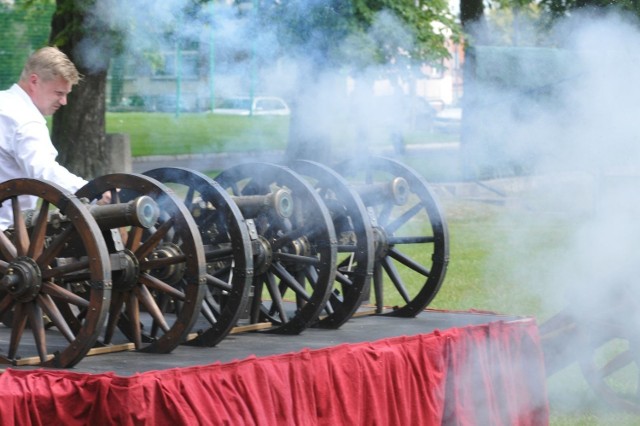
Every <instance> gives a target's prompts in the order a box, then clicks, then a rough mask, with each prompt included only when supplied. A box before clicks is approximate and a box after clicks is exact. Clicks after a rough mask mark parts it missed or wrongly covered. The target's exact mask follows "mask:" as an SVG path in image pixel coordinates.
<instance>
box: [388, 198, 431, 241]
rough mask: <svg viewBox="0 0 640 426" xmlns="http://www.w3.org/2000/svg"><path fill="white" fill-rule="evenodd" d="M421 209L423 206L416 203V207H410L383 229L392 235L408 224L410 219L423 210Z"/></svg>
mask: <svg viewBox="0 0 640 426" xmlns="http://www.w3.org/2000/svg"><path fill="white" fill-rule="evenodd" d="M423 207H424V206H423V205H422V203H417V204H416V205H414V206H413V207H411V208H410V209H408V210H407V211H405V212H404V213H402V215H400V216H398V217H397V218H396V220H394V221H393V222H391V223H389V224H388V225H386V226H385V227H384V228H385V230H386V231H387V233H388V234H393V233H394V232H396V231H397V230H398V228H400V227H401V226H402V225H404V224H405V223H407V222H409V221H410V220H411V218H413V217H414V216H415V215H417V214H418V213H419V212H420V210H422V209H423Z"/></svg>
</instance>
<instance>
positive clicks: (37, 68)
mask: <svg viewBox="0 0 640 426" xmlns="http://www.w3.org/2000/svg"><path fill="white" fill-rule="evenodd" d="M31 74H36V75H37V76H39V77H40V78H42V79H43V80H45V81H49V80H53V79H54V78H56V77H58V76H60V77H62V78H64V79H65V80H66V81H68V82H69V83H71V84H72V85H73V84H78V82H79V81H80V79H81V78H82V76H81V75H80V73H79V72H78V70H77V69H76V66H75V65H73V62H71V60H70V59H69V58H68V57H67V55H65V54H64V53H63V52H62V51H60V49H58V48H57V47H51V46H47V47H43V48H42V49H38V50H36V51H35V52H34V53H33V54H32V55H31V56H29V59H27V63H26V64H24V68H23V69H22V74H20V80H23V81H26V80H27V79H28V78H29V76H30V75H31Z"/></svg>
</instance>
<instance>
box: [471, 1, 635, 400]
mask: <svg viewBox="0 0 640 426" xmlns="http://www.w3.org/2000/svg"><path fill="white" fill-rule="evenodd" d="M553 35H554V37H555V38H553V39H551V41H552V42H554V41H555V45H553V46H552V47H550V46H549V45H548V44H547V45H545V46H542V47H540V46H529V47H523V46H520V47H518V49H520V52H523V51H524V52H526V51H527V49H530V52H529V53H531V54H532V56H530V57H535V53H536V52H537V53H540V52H543V53H544V55H541V56H540V57H542V58H546V59H547V60H548V59H549V58H552V59H553V60H551V61H550V62H549V63H548V64H546V65H544V63H542V65H541V62H538V61H529V62H527V61H526V60H520V61H519V62H518V63H517V67H515V68H514V69H515V71H514V73H515V74H514V75H512V76H511V77H514V78H518V77H521V78H523V79H526V78H528V77H529V78H532V79H533V80H534V81H535V80H536V79H537V78H538V77H539V76H540V75H542V76H543V77H544V78H542V79H541V80H540V81H537V82H536V84H537V86H536V84H533V85H531V86H530V87H529V88H528V89H532V90H524V91H520V92H518V93H517V95H515V96H514V91H510V90H507V91H501V90H500V85H496V84H495V80H491V79H488V78H487V79H485V80H484V81H482V82H480V84H479V86H478V87H477V88H476V89H477V96H479V97H480V98H481V99H482V105H483V106H485V107H487V111H489V112H488V113H487V114H485V115H481V117H482V118H481V119H480V120H479V121H478V122H480V123H482V126H477V127H476V129H477V130H478V133H477V135H478V136H477V137H478V138H479V139H484V140H487V139H488V140H489V143H487V144H486V145H484V146H483V147H482V149H485V151H481V155H482V156H483V161H486V163H485V164H484V165H485V166H494V167H495V168H496V169H500V168H501V167H503V166H504V163H505V153H506V154H507V157H509V158H516V159H518V160H523V159H524V160H526V161H527V162H528V164H527V166H528V167H529V169H528V170H527V171H528V172H532V173H533V176H528V177H527V179H529V180H530V181H531V182H534V184H532V188H536V189H537V192H536V193H535V196H536V198H535V199H529V200H527V201H528V202H529V204H528V206H529V208H530V209H529V210H528V211H524V212H522V213H521V214H520V215H519V216H518V215H515V216H517V217H516V218H514V215H509V220H508V222H507V221H505V222H504V224H503V225H504V226H505V227H507V229H509V230H510V234H509V236H508V239H509V240H508V242H506V243H505V245H502V244H500V247H501V249H500V252H499V253H497V252H496V253H495V254H494V255H493V263H494V265H493V268H494V270H493V271H492V274H503V277H504V276H506V279H505V280H506V281H510V282H513V283H514V284H513V285H514V286H513V290H512V296H511V297H512V298H513V304H514V305H513V306H518V304H519V303H520V302H519V300H520V298H521V297H522V296H524V295H529V296H531V295H536V296H537V297H538V298H539V300H540V301H541V302H540V303H541V304H542V310H543V311H544V318H540V321H541V322H543V321H544V320H546V319H547V317H549V316H551V315H552V314H555V313H559V312H563V313H565V314H567V315H569V316H570V317H571V318H573V320H574V321H576V322H577V324H579V325H581V326H582V331H584V332H586V334H587V335H588V336H589V340H590V341H593V342H597V343H596V344H595V346H593V347H589V346H585V347H582V348H580V349H579V351H578V353H577V354H576V353H574V354H573V355H571V356H572V357H573V358H572V360H573V361H579V360H583V361H591V360H592V359H593V358H594V355H595V354H596V353H597V352H598V350H599V348H600V346H602V345H603V343H605V342H609V341H613V340H614V338H615V337H621V338H622V341H623V342H622V345H623V346H624V345H625V344H626V343H627V342H628V341H629V340H634V339H638V337H640V336H639V334H638V330H640V315H639V314H638V312H640V311H638V309H637V306H636V305H635V302H636V301H637V300H639V299H638V296H640V283H639V282H638V277H637V275H638V274H637V268H638V265H640V221H638V217H639V216H638V213H640V140H639V138H640V124H639V123H640V122H639V120H638V118H637V111H636V110H637V107H636V104H637V100H638V99H639V96H640V86H639V85H637V84H635V80H636V78H637V70H638V64H640V31H639V28H638V22H637V21H636V20H635V19H634V18H631V17H628V16H624V15H620V14H618V13H611V14H607V15H598V16H594V15H588V14H584V15H582V14H573V16H572V17H571V18H569V19H567V20H565V21H563V22H561V23H559V24H558V25H557V26H556V27H555V28H554V33H553ZM536 49H539V50H536ZM481 50H482V49H479V50H478V51H479V55H480V54H481V53H486V51H485V52H481ZM488 50H489V48H487V51H488ZM512 50H516V49H512ZM502 64H504V62H502ZM484 65H486V64H484ZM518 67H519V68H518ZM489 69H490V70H491V68H489ZM492 71H495V72H496V75H500V74H501V73H503V74H505V73H504V69H502V70H499V69H493V70H492ZM506 74H507V75H508V73H506ZM485 77H486V75H485ZM487 82H489V84H487ZM549 87H551V89H552V90H551V95H550V96H549V97H548V98H544V96H543V97H542V100H541V98H540V92H541V91H536V90H535V89H537V88H538V89H545V90H546V89H547V88H549ZM543 92H544V94H545V95H546V94H548V93H549V92H546V91H544V90H543ZM523 93H524V94H523ZM550 100H551V101H550ZM466 113H467V111H465V114H466ZM473 135H474V134H473V133H471V136H470V140H473V139H474V136H473ZM488 136H489V137H488ZM492 137H493V138H494V139H491V138H492ZM493 140H500V141H501V143H499V144H497V149H495V150H490V149H487V146H491V141H493ZM492 160H495V161H496V163H494V164H491V161H492ZM559 214H560V215H559ZM559 234H561V236H558V235H559ZM556 236H558V238H557V239H556V238H555V237H556ZM488 246H489V247H488V249H489V250H492V249H493V248H492V247H491V239H490V237H488ZM505 246H506V247H508V249H506V250H505V249H504V247H505ZM541 247H542V248H541ZM512 312H513V310H512ZM522 313H523V314H526V312H522ZM605 323H606V324H607V326H606V327H604V328H600V327H599V326H598V325H601V324H605ZM545 332H546V329H545ZM599 333H601V334H599ZM562 344H563V345H565V346H566V348H569V347H570V346H571V345H572V344H573V343H572V342H571V340H570V339H567V340H566V341H565V342H563V343H562ZM561 346H562V345H561ZM613 353H615V352H613ZM547 355H548V356H552V355H551V354H547ZM637 361H638V359H637V358H636V362H637ZM568 365H576V364H575V363H574V364H571V363H569V364H568ZM636 367H637V366H636ZM631 374H632V375H634V374H635V376H634V381H636V382H637V380H636V378H637V374H638V373H637V371H636V372H635V373H631ZM563 377H564V376H563ZM565 379H566V377H565V378H564V379H563V380H565ZM578 380H583V379H582V378H578ZM556 384H557V383H556ZM562 386H565V390H566V388H568V387H571V385H569V384H567V383H562V384H561V385H560V387H562ZM552 390H553V389H552ZM552 394H553V392H552ZM554 395H555V396H558V394H557V393H556V394H554ZM580 396H581V397H582V396H584V394H581V395H580ZM636 401H637V400H636ZM582 403H584V401H582Z"/></svg>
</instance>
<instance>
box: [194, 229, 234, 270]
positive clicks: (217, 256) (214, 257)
mask: <svg viewBox="0 0 640 426" xmlns="http://www.w3.org/2000/svg"><path fill="white" fill-rule="evenodd" d="M201 229H207V228H204V227H203V228H201ZM232 255H233V247H232V246H231V245H229V246H227V247H222V248H217V249H215V250H207V251H206V252H205V258H206V259H207V262H208V263H210V262H215V261H219V260H224V259H226V258H228V257H230V256H232Z"/></svg>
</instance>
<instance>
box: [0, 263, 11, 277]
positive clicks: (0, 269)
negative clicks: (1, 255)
mask: <svg viewBox="0 0 640 426" xmlns="http://www.w3.org/2000/svg"><path fill="white" fill-rule="evenodd" d="M8 268H9V263H8V262H5V261H4V260H0V274H6V273H7V269H8Z"/></svg>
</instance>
